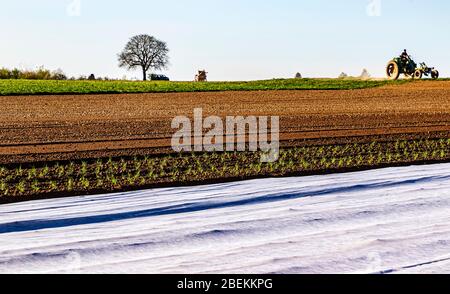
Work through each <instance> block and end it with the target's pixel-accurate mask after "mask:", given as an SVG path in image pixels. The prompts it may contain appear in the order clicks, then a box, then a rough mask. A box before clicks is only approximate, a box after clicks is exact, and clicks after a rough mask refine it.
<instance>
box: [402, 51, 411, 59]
mask: <svg viewBox="0 0 450 294" xmlns="http://www.w3.org/2000/svg"><path fill="white" fill-rule="evenodd" d="M400 58H401V59H402V61H403V62H407V61H408V60H410V59H411V57H409V54H408V52H407V51H406V49H405V50H403V53H402V54H401V55H400Z"/></svg>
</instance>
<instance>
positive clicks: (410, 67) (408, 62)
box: [400, 49, 414, 71]
mask: <svg viewBox="0 0 450 294" xmlns="http://www.w3.org/2000/svg"><path fill="white" fill-rule="evenodd" d="M400 59H401V60H402V63H403V64H404V65H405V67H406V68H407V69H408V70H409V71H413V70H414V68H413V67H414V65H413V62H411V56H409V54H408V52H407V51H406V49H405V50H403V52H402V54H401V55H400Z"/></svg>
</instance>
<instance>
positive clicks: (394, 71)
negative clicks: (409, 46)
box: [386, 61, 400, 80]
mask: <svg viewBox="0 0 450 294" xmlns="http://www.w3.org/2000/svg"><path fill="white" fill-rule="evenodd" d="M386 75H387V77H388V79H389V80H397V79H398V77H399V76H400V69H399V68H398V64H397V62H395V61H391V62H389V63H388V65H387V67H386Z"/></svg>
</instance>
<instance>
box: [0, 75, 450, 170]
mask: <svg viewBox="0 0 450 294" xmlns="http://www.w3.org/2000/svg"><path fill="white" fill-rule="evenodd" d="M0 105H1V106H2V109H1V112H0V113H1V115H0V163H16V162H33V161H45V160H65V159H77V158H87V157H89V158H92V157H106V156H123V155H139V154H145V153H151V152H167V151H169V150H170V138H171V136H172V133H173V130H172V129H171V128H170V124H171V121H172V119H173V118H174V117H175V116H177V115H186V116H192V114H193V109H194V108H197V107H202V108H203V110H204V116H207V115H218V116H221V117H225V116H227V115H243V116H248V115H258V116H259V115H268V116H274V115H278V116H280V125H281V135H280V139H281V140H282V144H283V145H301V144H314V143H315V142H330V143H336V142H338V143H339V142H343V143H348V142H349V141H350V142H351V141H352V140H356V141H358V140H373V138H377V139H389V138H393V139H398V138H422V137H424V138H429V137H446V138H448V137H450V136H449V135H450V82H449V81H435V82H432V81H423V82H411V83H406V84H403V85H395V86H384V87H380V88H372V89H364V90H342V91H334V90H328V91H320V90H314V91H253V92H200V93H167V94H105V95H73V96H71V95H64V96H1V97H0Z"/></svg>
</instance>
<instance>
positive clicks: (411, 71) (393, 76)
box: [386, 51, 439, 80]
mask: <svg viewBox="0 0 450 294" xmlns="http://www.w3.org/2000/svg"><path fill="white" fill-rule="evenodd" d="M405 53H406V51H405ZM386 74H387V76H388V78H389V79H390V80H397V79H398V78H399V77H400V75H401V74H404V75H405V76H406V77H407V78H413V79H418V80H420V79H421V78H422V77H423V76H426V77H428V76H431V78H432V79H438V78H439V72H438V71H437V70H436V69H435V68H434V67H428V66H427V65H426V64H425V62H422V63H420V64H419V65H417V63H416V62H414V60H413V59H412V58H411V57H410V56H409V55H406V54H405V55H402V56H400V57H396V58H394V59H392V60H391V61H390V62H389V63H388V65H387V67H386Z"/></svg>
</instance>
